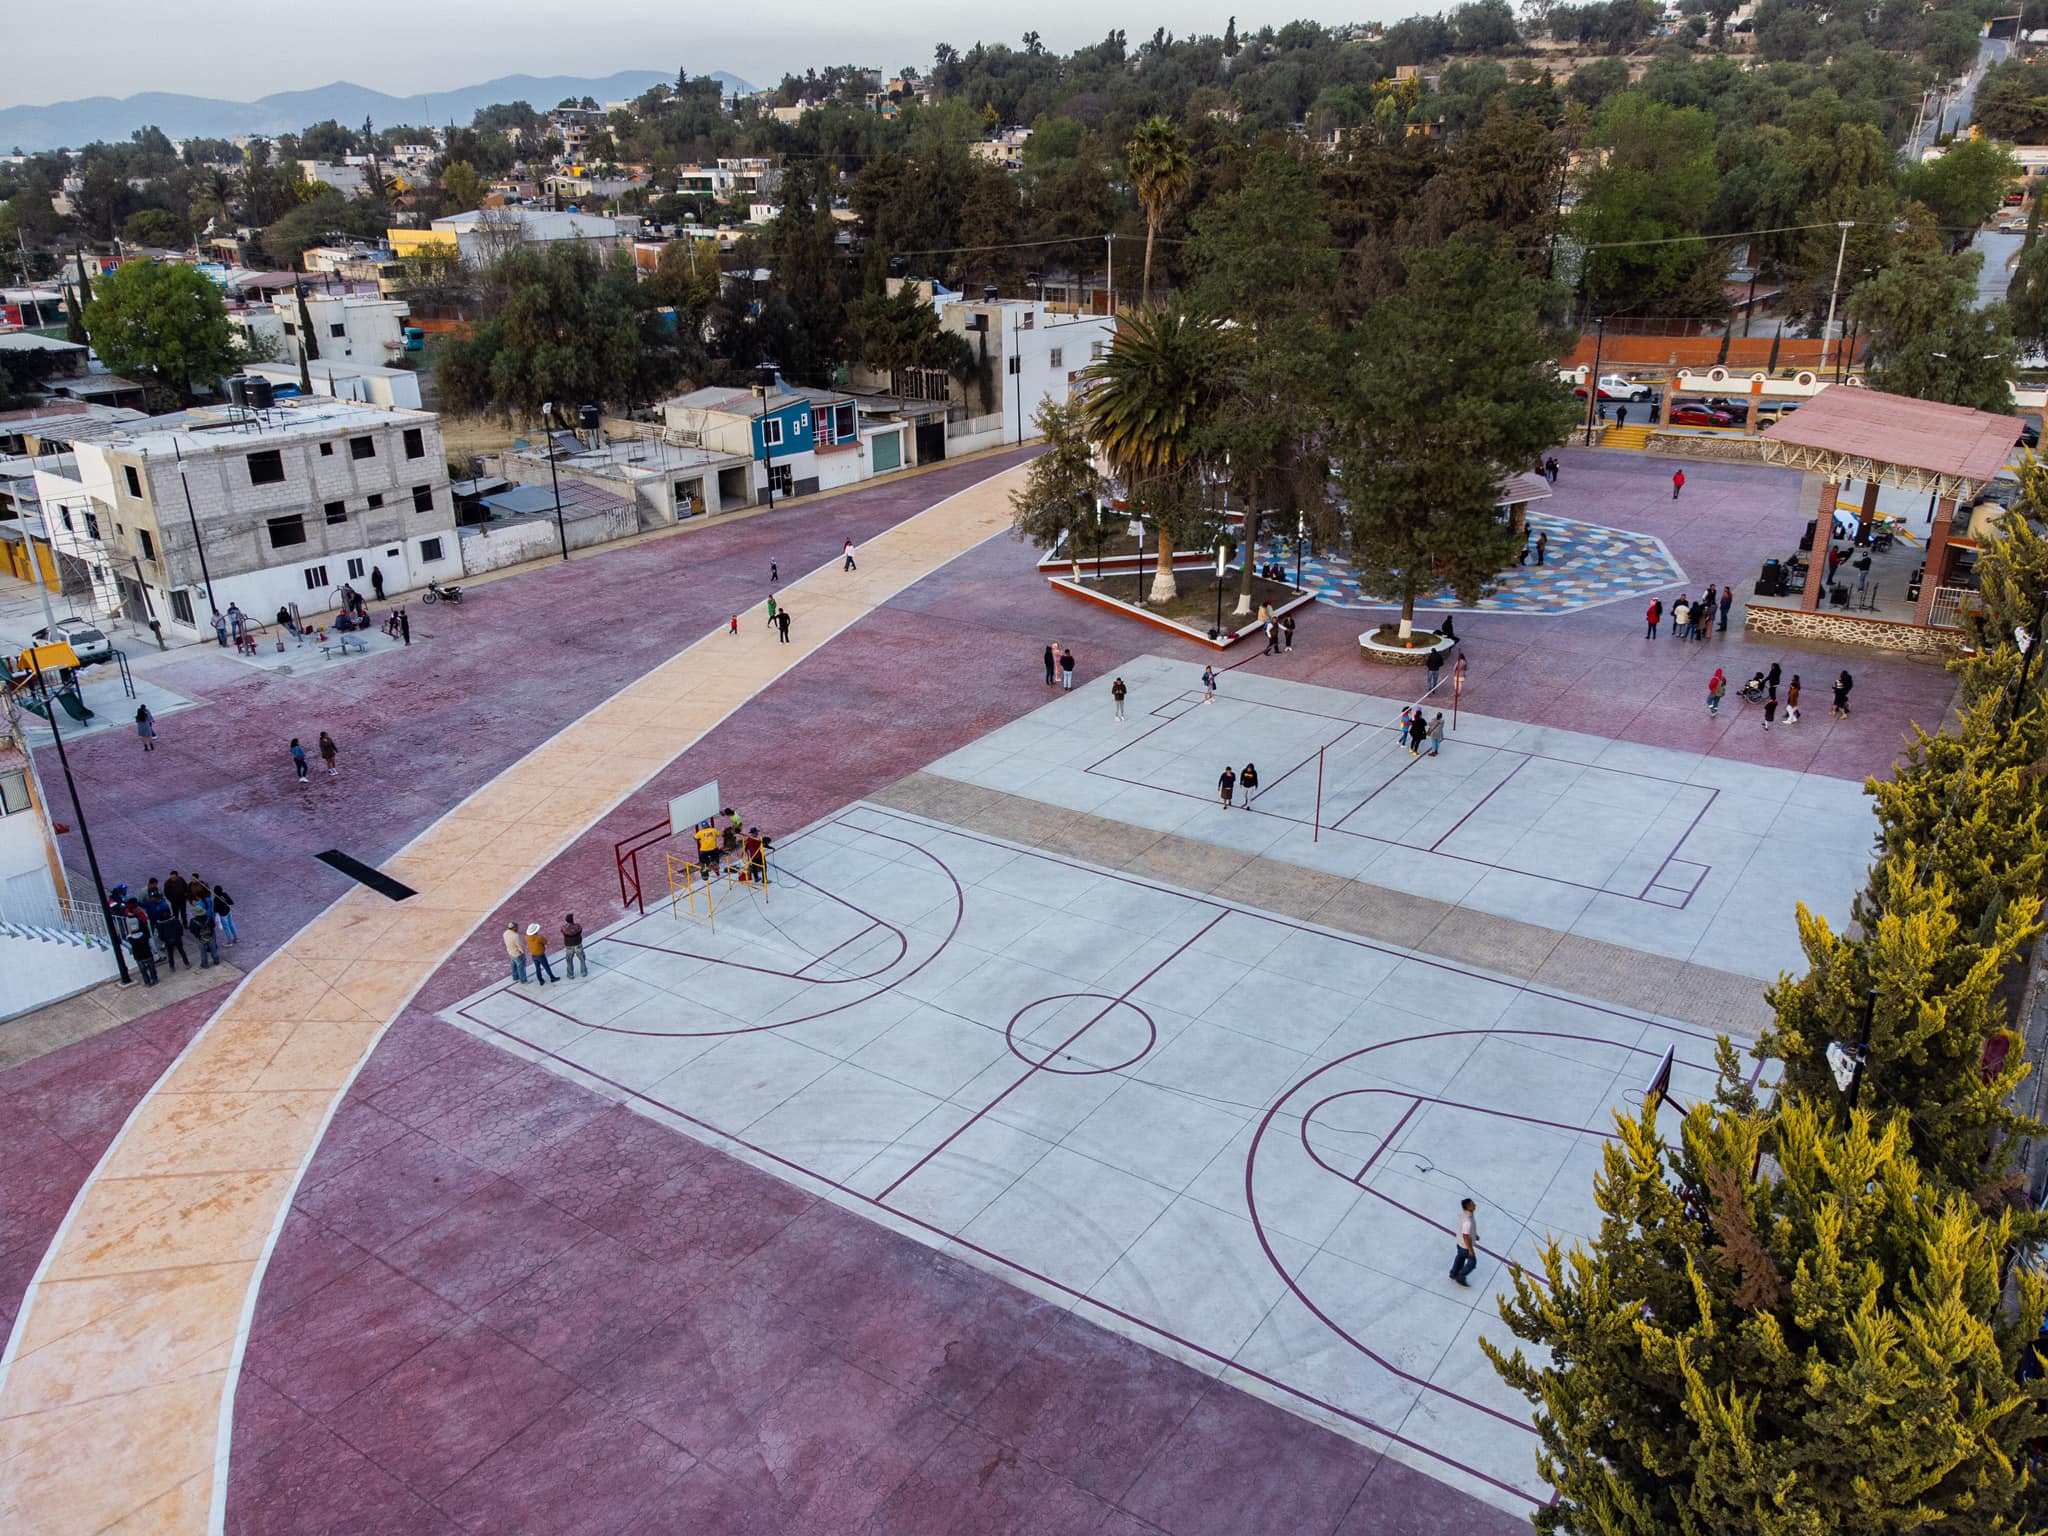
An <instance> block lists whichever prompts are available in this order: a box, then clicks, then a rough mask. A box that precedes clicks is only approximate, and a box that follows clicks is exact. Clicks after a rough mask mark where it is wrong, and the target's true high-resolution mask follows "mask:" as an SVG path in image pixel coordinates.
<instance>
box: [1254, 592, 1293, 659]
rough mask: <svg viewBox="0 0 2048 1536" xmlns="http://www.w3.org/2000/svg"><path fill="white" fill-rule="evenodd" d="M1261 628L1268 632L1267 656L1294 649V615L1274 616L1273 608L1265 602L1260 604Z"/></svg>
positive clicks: (1265, 652) (1265, 653) (1263, 653)
mask: <svg viewBox="0 0 2048 1536" xmlns="http://www.w3.org/2000/svg"><path fill="white" fill-rule="evenodd" d="M1259 628H1261V629H1263V630H1264V631H1265V632H1266V649H1265V650H1264V651H1263V652H1261V653H1260V654H1261V655H1265V656H1278V655H1279V654H1280V653H1281V652H1282V651H1291V650H1293V649H1294V615H1293V614H1291V613H1290V614H1286V615H1284V616H1282V617H1280V618H1277V619H1276V618H1275V617H1273V610H1272V609H1271V608H1268V607H1267V606H1266V605H1265V604H1264V603H1261V604H1260V605H1259Z"/></svg>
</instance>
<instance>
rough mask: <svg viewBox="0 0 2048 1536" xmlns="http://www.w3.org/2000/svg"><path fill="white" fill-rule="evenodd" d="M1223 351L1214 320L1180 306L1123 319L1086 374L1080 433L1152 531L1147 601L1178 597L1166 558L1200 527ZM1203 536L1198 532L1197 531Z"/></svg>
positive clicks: (1226, 345) (1227, 348)
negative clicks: (1084, 431) (1154, 553)
mask: <svg viewBox="0 0 2048 1536" xmlns="http://www.w3.org/2000/svg"><path fill="white" fill-rule="evenodd" d="M1231 351H1232V346H1231V344H1230V342H1229V340H1228V339H1227V337H1226V334H1225V332H1224V330H1223V327H1222V326H1221V325H1219V324H1218V323H1217V322H1216V321H1214V320H1212V319H1210V318H1208V317H1206V316H1203V315H1198V314H1196V313H1194V312H1193V311H1191V310H1188V309H1186V308H1182V307H1167V308H1162V309H1157V310H1152V309H1144V310H1140V311H1139V312H1138V313H1136V314H1134V315H1128V316H1125V317H1124V319H1123V320H1122V322H1121V323H1120V324H1119V326H1118V328H1117V333H1116V336H1115V338H1114V339H1113V340H1112V341H1111V342H1110V345H1109V350H1108V351H1106V352H1104V353H1103V354H1102V356H1101V357H1099V358H1097V359H1096V360H1095V361H1094V362H1093V363H1091V364H1090V365H1089V367H1088V379H1089V388H1088V395H1087V412H1088V432H1089V435H1090V436H1091V437H1092V438H1093V439H1094V440H1095V442H1096V444H1097V445H1098V446H1099V447H1100V448H1101V450H1102V454H1103V457H1104V458H1105V459H1106V460H1107V461H1108V464H1109V469H1110V473H1111V474H1113V475H1114V476H1116V478H1117V480H1118V482H1119V483H1120V485H1121V487H1122V489H1123V491H1124V492H1125V494H1126V495H1127V496H1128V498H1129V501H1130V506H1131V509H1132V511H1133V512H1136V513H1137V514H1138V515H1139V516H1141V517H1143V518H1144V519H1146V520H1147V521H1149V522H1151V523H1152V524H1153V526H1154V527H1155V528H1156V530H1157V532H1158V563H1157V565H1156V567H1155V568H1154V571H1153V575H1152V600H1153V601H1154V602H1156V603H1166V602H1171V601H1172V600H1173V599H1174V598H1175V597H1176V596H1178V595H1179V588H1178V586H1177V585H1176V584H1175V582H1174V577H1173V551H1174V548H1175V546H1176V544H1178V543H1179V542H1180V541H1181V540H1182V539H1183V538H1185V537H1186V536H1187V535H1189V534H1190V533H1191V532H1194V531H1197V530H1202V529H1205V526H1206V523H1207V521H1208V510H1207V507H1206V506H1205V504H1204V501H1203V496H1202V489H1203V486H1202V482H1203V477H1204V471H1205V469H1206V467H1207V466H1206V465H1205V464H1204V462H1203V460H1202V458H1201V451H1202V446H1203V443H1204V439H1205V434H1206V432H1207V430H1208V428H1209V426H1210V423H1211V420H1212V418H1213V415H1214V412H1215V411H1216V409H1217V408H1218V406H1219V405H1220V404H1221V403H1222V401H1223V399H1224V393H1225V389H1224V367H1225V365H1226V363H1227V362H1228V360H1229V357H1230V354H1231ZM1204 536H1206V534H1204Z"/></svg>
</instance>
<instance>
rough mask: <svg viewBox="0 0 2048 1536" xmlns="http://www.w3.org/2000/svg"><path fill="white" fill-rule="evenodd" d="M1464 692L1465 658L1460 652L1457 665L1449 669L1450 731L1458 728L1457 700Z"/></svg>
mask: <svg viewBox="0 0 2048 1536" xmlns="http://www.w3.org/2000/svg"><path fill="white" fill-rule="evenodd" d="M1464 691H1465V657H1464V655H1463V653H1462V652H1461V653H1460V654H1459V656H1458V664H1457V666H1456V667H1454V668H1452V669H1451V729H1452V730H1454V731H1455V730H1456V729H1457V728H1458V699H1459V696H1460V695H1462V694H1463V693H1464Z"/></svg>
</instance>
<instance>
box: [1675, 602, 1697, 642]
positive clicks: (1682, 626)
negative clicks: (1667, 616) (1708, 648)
mask: <svg viewBox="0 0 2048 1536" xmlns="http://www.w3.org/2000/svg"><path fill="white" fill-rule="evenodd" d="M1691 632H1692V604H1690V603H1688V602H1687V601H1686V600H1685V599H1684V598H1682V597H1681V598H1680V599H1679V600H1678V601H1677V602H1675V603H1673V604H1672V605H1671V633H1672V635H1673V637H1674V638H1676V639H1680V640H1683V639H1684V638H1685V637H1686V636H1687V635H1689V634H1690V633H1691Z"/></svg>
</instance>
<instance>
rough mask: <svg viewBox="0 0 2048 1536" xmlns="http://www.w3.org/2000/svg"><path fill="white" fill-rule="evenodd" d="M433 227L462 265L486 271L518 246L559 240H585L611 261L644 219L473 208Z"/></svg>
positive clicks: (541, 209) (435, 223) (436, 223)
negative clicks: (613, 255)
mask: <svg viewBox="0 0 2048 1536" xmlns="http://www.w3.org/2000/svg"><path fill="white" fill-rule="evenodd" d="M430 228H431V230H432V232H433V235H434V236H435V237H436V238H437V239H438V240H441V241H452V242H453V243H454V245H455V247H456V249H457V250H458V251H459V252H460V253H461V256H462V260H463V263H464V265H466V266H471V267H483V266H489V265H490V264H491V263H492V262H493V261H495V260H497V258H498V257H500V256H502V255H504V254H505V252H507V251H509V250H512V249H514V248H516V247H518V246H522V245H550V244H552V243H554V242H555V241H557V240H583V241H587V242H589V243H590V244H591V245H592V246H594V247H595V248H596V251H597V254H598V255H599V256H600V257H603V256H609V255H610V254H611V253H612V251H613V250H615V249H616V248H617V247H618V246H619V245H620V244H621V243H622V242H623V243H626V244H631V243H632V239H633V237H634V236H635V235H637V234H638V233H639V231H640V220H639V218H638V217H637V216H634V215H626V216H622V217H619V218H607V217H605V216H603V215H601V214H595V213H557V212H555V211H554V210H553V209H549V208H473V209H471V210H470V211H469V212H467V213H451V214H449V215H448V216H447V217H446V218H440V219H436V220H434V222H433V224H432V225H431V226H430Z"/></svg>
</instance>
